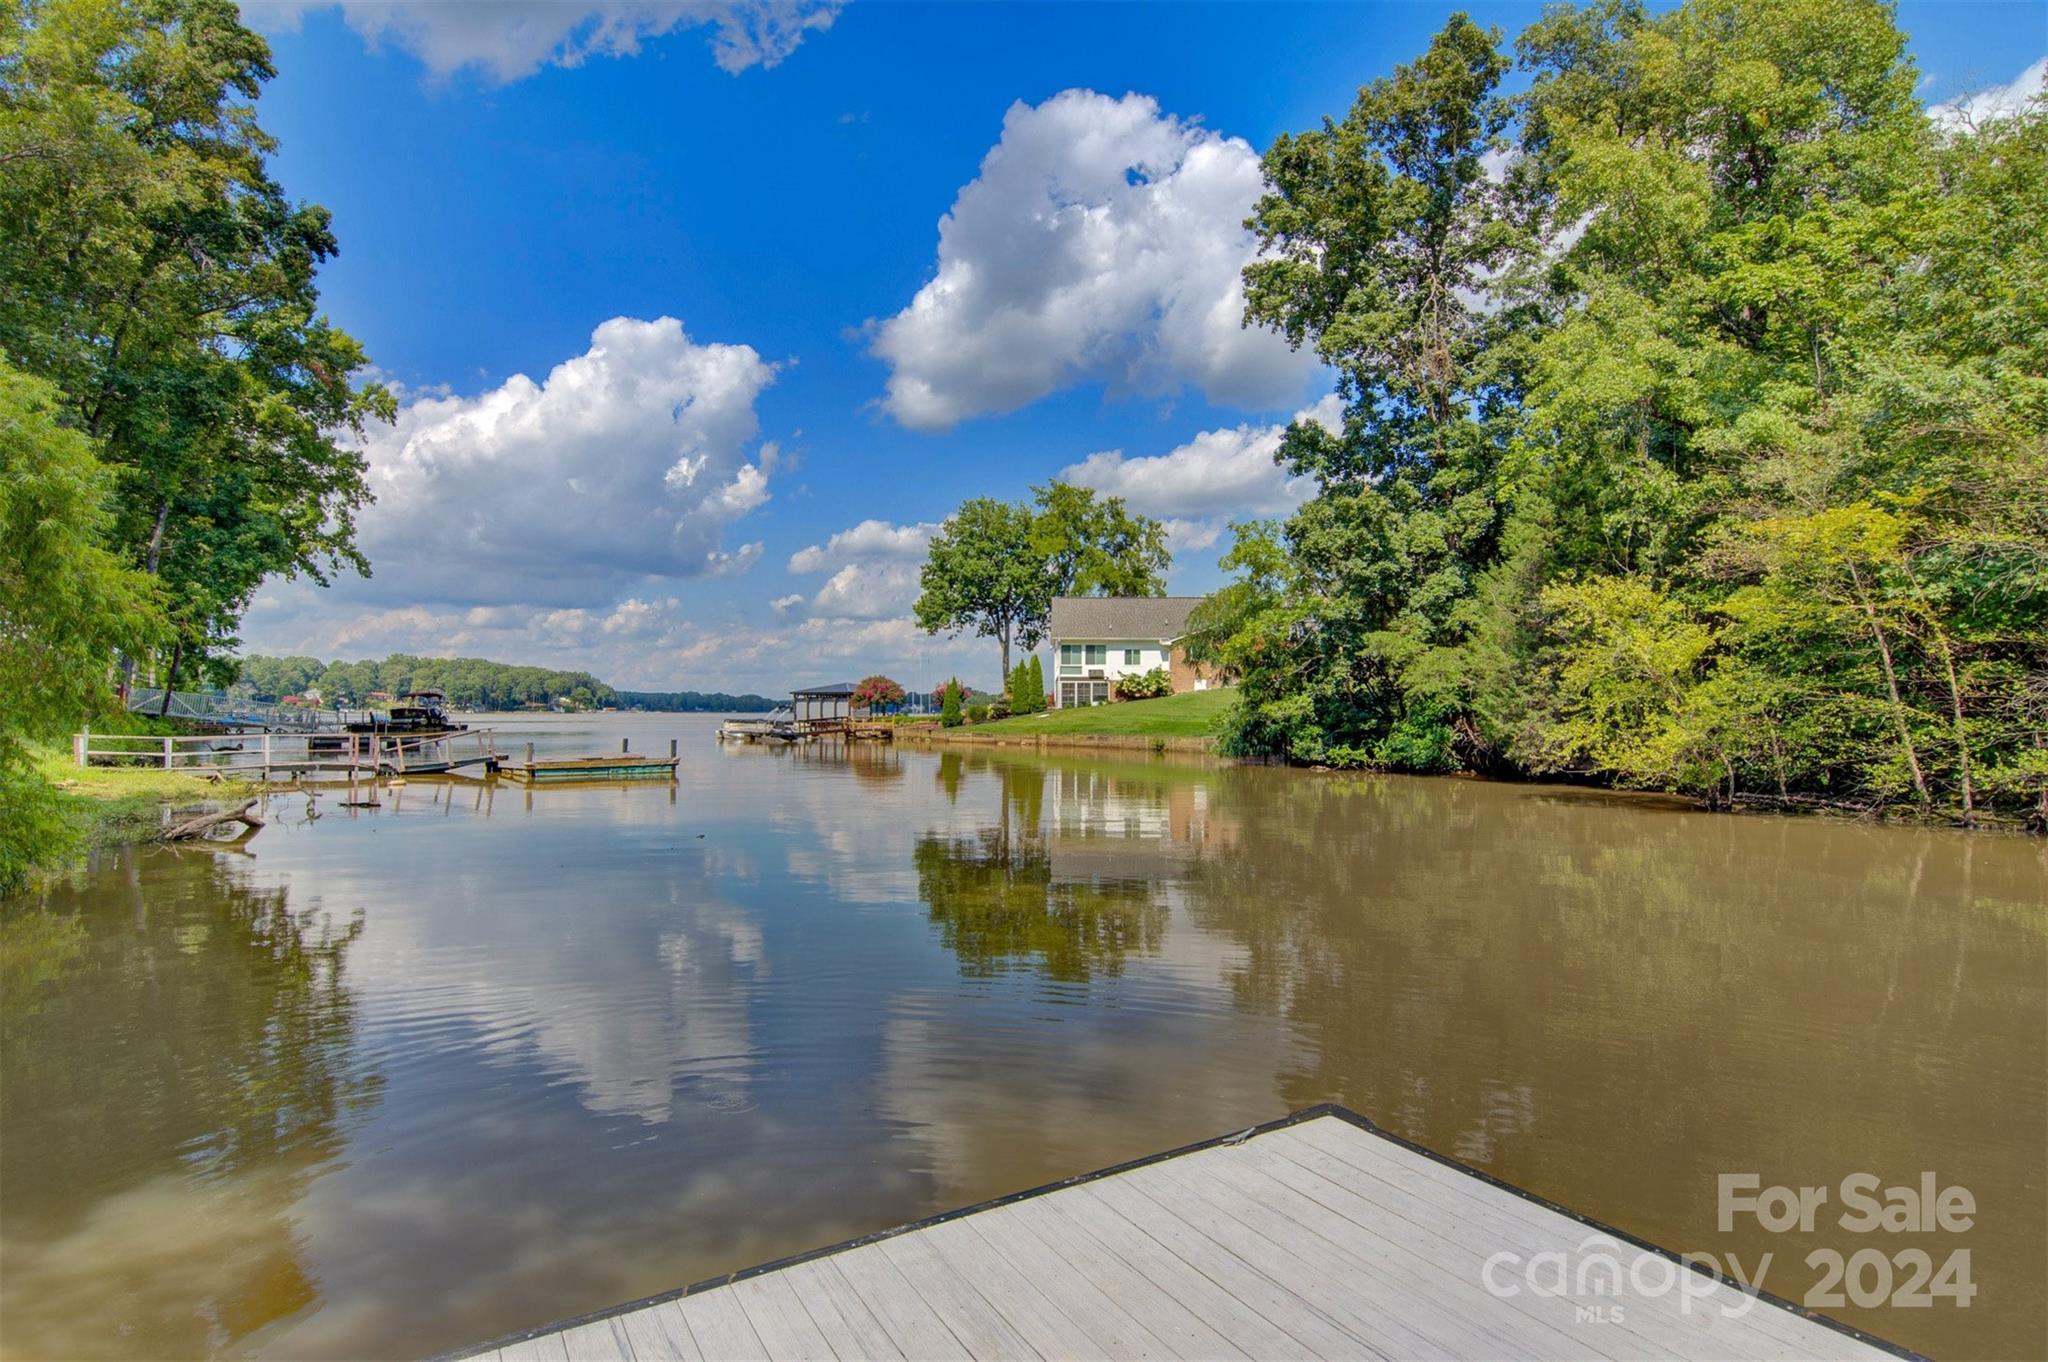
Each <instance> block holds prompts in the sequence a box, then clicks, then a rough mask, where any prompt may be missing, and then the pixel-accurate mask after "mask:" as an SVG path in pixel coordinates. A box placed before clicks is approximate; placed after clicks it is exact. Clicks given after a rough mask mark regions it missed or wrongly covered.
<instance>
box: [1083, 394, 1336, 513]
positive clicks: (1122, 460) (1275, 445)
mask: <svg viewBox="0 0 2048 1362" xmlns="http://www.w3.org/2000/svg"><path fill="white" fill-rule="evenodd" d="M1294 419H1295V420H1297V421H1314V422H1316V423H1318V424H1320V425H1322V426H1324V427H1326V428H1328V429H1330V430H1333V431H1335V430H1339V429H1341V428H1342V426H1343V420H1344V404H1343V402H1342V401H1341V400H1340V399H1339V398H1338V397H1337V396H1336V395H1335V394H1332V395H1330V396H1328V397H1325V398H1323V399H1322V400H1321V401H1320V402H1317V403H1316V404H1315V405H1314V406H1312V407H1308V408H1305V409H1303V410H1302V411H1299V412H1296V413H1295V416H1294ZM1286 430H1287V423H1285V422H1282V423H1279V424H1276V425H1240V426H1226V427H1224V428H1222V429H1220V430H1205V431H1203V432H1201V433H1200V434H1198V435H1196V436H1195V437H1194V438H1193V439H1191V440H1189V441H1188V442H1187V443H1186V444H1183V445H1180V446H1178V447H1176V448H1174V449H1171V450H1168V451H1167V452H1166V453H1164V454H1156V455H1151V456H1145V457H1139V458H1126V457H1125V456H1124V453H1123V451H1121V450H1115V449H1112V450H1106V451H1104V452H1102V453H1099V454H1090V455H1089V456H1088V457H1087V458H1085V459H1083V460H1082V461H1081V462H1079V463H1077V464H1069V465H1068V466H1067V467H1065V468H1063V469H1061V470H1060V477H1061V479H1062V480H1064V481H1066V482H1071V483H1074V484H1076V485H1078V486H1081V487H1092V488H1094V489H1095V490H1096V491H1098V492H1104V493H1108V494H1110V495H1112V496H1120V497H1122V498H1123V499H1124V500H1125V501H1127V502H1129V503H1130V505H1131V509H1132V510H1134V511H1142V512H1144V513H1145V514H1146V515H1151V516H1158V517H1160V518H1161V519H1163V520H1168V521H1170V522H1174V523H1176V524H1179V525H1180V526H1181V531H1180V534H1181V542H1183V543H1185V544H1186V545H1187V546H1188V547H1191V548H1199V547H1203V545H1202V543H1200V542H1197V541H1199V540H1200V536H1201V532H1200V531H1199V530H1196V529H1195V528H1194V527H1193V525H1191V524H1190V523H1189V522H1193V521H1197V520H1199V519H1201V518H1203V517H1209V516H1230V515H1237V516H1246V515H1252V516H1266V515H1284V514H1286V513H1287V512H1289V511H1292V510H1293V509H1294V508H1295V507H1297V506H1299V505H1300V504H1301V503H1302V502H1304V501H1307V500H1308V499H1309V498H1310V497H1312V496H1314V495H1315V480H1314V479H1313V478H1297V477H1290V476H1289V475H1288V473H1287V470H1286V469H1284V468H1282V467H1280V465H1278V464H1276V463H1274V462H1273V456H1274V455H1275V454H1277V453H1278V452H1279V450H1280V437H1281V435H1282V434H1284V433H1285V432H1286ZM1207 542H1208V543H1214V542H1215V536H1214V534H1211V535H1210V536H1209V538H1208V541H1207Z"/></svg>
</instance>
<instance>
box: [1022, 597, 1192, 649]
mask: <svg viewBox="0 0 2048 1362" xmlns="http://www.w3.org/2000/svg"><path fill="white" fill-rule="evenodd" d="M1201 599H1202V598H1201V597H1200V596H1055V597H1053V598H1052V627H1051V628H1050V629H1048V630H1047V631H1046V632H1047V635H1048V636H1049V637H1050V638H1051V639H1052V641H1053V642H1055V643H1058V642H1059V641H1060V640H1061V639H1120V638H1156V639H1159V640H1161V641H1165V640H1168V639H1176V638H1179V637H1180V636H1181V635H1182V634H1184V633H1186V632H1187V626H1188V612H1189V611H1190V610H1193V609H1194V608H1195V605H1196V603H1197V602H1198V601H1200V600H1201Z"/></svg>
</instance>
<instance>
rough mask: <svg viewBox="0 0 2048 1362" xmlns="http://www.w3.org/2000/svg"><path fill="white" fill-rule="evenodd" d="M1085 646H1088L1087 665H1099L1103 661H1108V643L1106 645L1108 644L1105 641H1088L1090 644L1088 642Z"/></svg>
mask: <svg viewBox="0 0 2048 1362" xmlns="http://www.w3.org/2000/svg"><path fill="white" fill-rule="evenodd" d="M1087 648H1088V665H1089V666H1091V667H1100V666H1101V665H1102V664H1103V663H1105V662H1107V661H1109V645H1108V644H1106V643H1090V644H1088V645H1087Z"/></svg>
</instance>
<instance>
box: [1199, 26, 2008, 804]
mask: <svg viewBox="0 0 2048 1362" xmlns="http://www.w3.org/2000/svg"><path fill="white" fill-rule="evenodd" d="M1495 49H1496V43H1495V41H1494V39H1493V37H1492V35H1490V34H1482V33H1480V32H1479V30H1477V29H1476V28H1475V27H1474V26H1473V25H1471V24H1470V23H1469V22H1468V21H1467V20H1465V19H1464V18H1463V17H1462V16H1460V17H1456V18H1454V19H1453V20H1452V21H1451V22H1450V24H1449V25H1447V26H1446V28H1445V29H1444V30H1443V32H1441V33H1440V34H1438V35H1437V37H1436V39H1435V40H1434V41H1433V42H1432V44H1431V46H1430V49H1429V51H1428V52H1427V53H1426V54H1425V55H1424V56H1423V57H1422V58H1421V59H1420V60H1419V61H1417V62H1416V63H1414V64H1412V65H1409V66H1403V67H1401V68H1399V69H1398V70H1397V71H1396V73H1395V75H1394V76H1393V77H1392V78H1391V79H1390V80H1387V81H1382V82H1377V83H1375V84H1374V85H1371V86H1368V87H1366V89H1365V90H1363V91H1361V93H1360V96H1359V100H1358V102H1357V104H1356V105H1355V106H1354V107H1353V109H1352V111H1351V114H1350V115H1349V116H1348V117H1347V118H1346V119H1345V120H1344V121H1342V122H1341V123H1335V122H1332V123H1326V124H1325V125H1324V127H1323V128H1322V129H1321V130H1319V131H1315V132H1310V133H1305V134H1302V135H1300V136H1297V137H1284V138H1282V139H1280V140H1279V141H1278V142H1277V143H1276V144H1275V145H1274V147H1273V149H1272V150H1271V152H1269V153H1268V156H1267V159H1266V169H1267V175H1268V179H1269V181H1270V182H1271V193H1269V195H1268V196H1267V198H1266V199H1265V200H1263V201H1262V202H1261V204H1260V205H1259V211H1258V215H1257V217H1256V218H1255V219H1254V221H1253V225H1254V227H1255V228H1256V229H1257V230H1258V231H1259V234H1260V236H1261V239H1262V241H1263V242H1264V244H1265V246H1266V258H1265V259H1263V260H1261V261H1260V262H1259V263H1257V264H1255V265H1254V266H1252V267H1251V268H1250V269H1249V270H1248V271H1247V275H1246V279H1247V288H1248V296H1249V299H1250V303H1249V308H1248V319H1249V320H1250V321H1251V322H1253V323H1260V324H1265V325H1268V326H1272V327H1275V328H1277V329H1279V330H1280V331H1282V332H1283V333H1284V334H1286V335H1287V336H1288V337H1289V338H1290V339H1292V340H1293V341H1295V343H1297V344H1313V345H1315V346H1316V348H1317V351H1318V353H1319V354H1321V355H1322V357H1323V358H1324V359H1325V360H1327V361H1328V362H1329V363H1330V364H1331V365H1332V367H1333V368H1334V369H1335V370H1336V371H1337V374H1338V378H1339V386H1340V391H1341V392H1342V394H1343V396H1344V397H1345V398H1346V402H1347V411H1346V421H1345V425H1344V429H1343V430H1342V431H1341V432H1339V433H1334V434H1333V433H1331V432H1328V431H1325V430H1323V429H1322V428H1321V427H1319V426H1307V425H1303V426H1297V427H1296V428H1294V429H1293V430H1291V431H1290V432H1289V434H1288V436H1287V439H1286V442H1285V443H1284V444H1283V447H1282V451H1281V458H1282V461H1283V462H1285V463H1287V464H1289V466H1290V467H1291V468H1293V469H1294V470H1295V471H1297V472H1301V473H1308V474H1312V475H1314V476H1315V477H1316V478H1318V479H1319V481H1320V483H1321V484H1322V491H1321V493H1320V494H1319V495H1318V496H1317V497H1316V498H1315V499H1313V500H1312V501H1311V502H1309V503H1308V504H1307V505H1306V506H1304V507H1303V509H1302V510H1301V511H1300V512H1299V513H1298V514H1297V515H1296V516H1295V517H1294V518H1293V519H1292V520H1291V521H1289V522H1288V523H1287V524H1286V526H1285V527H1284V530H1283V531H1282V536H1281V542H1282V543H1283V544H1284V548H1285V554H1284V561H1282V562H1280V563H1278V564H1275V563H1273V562H1272V561H1271V558H1270V555H1269V556H1267V557H1266V558H1265V559H1263V560H1262V561H1261V562H1259V563H1251V562H1239V563H1238V564H1237V565H1236V567H1237V571H1238V573H1239V577H1238V580H1237V581H1236V582H1235V583H1233V585H1232V586H1231V587H1229V588H1226V590H1225V591H1223V592H1219V593H1217V595H1216V596H1215V597H1213V598H1212V599H1211V600H1210V601H1208V602H1205V603H1204V605H1203V607H1202V608H1201V609H1200V610H1198V611H1197V613H1196V624H1197V625H1198V626H1199V627H1198V630H1197V635H1198V641H1197V646H1198V647H1200V648H1202V649H1204V650H1205V651H1207V652H1209V653H1213V654H1214V655H1215V656H1216V657H1217V658H1219V659H1222V660H1223V661H1224V662H1225V663H1226V665H1234V666H1236V667H1237V668H1239V669H1240V670H1241V672H1242V675H1243V686H1242V696H1243V699H1242V701H1241V703H1240V706H1239V708H1238V711H1237V714H1236V717H1235V721H1234V726H1233V728H1232V730H1231V735H1230V736H1231V741H1232V742H1233V743H1234V744H1235V745H1236V746H1237V747H1238V748H1239V749H1241V750H1247V751H1260V752H1276V753H1281V754H1285V755H1289V756H1292V757H1294V758H1296V759H1301V760H1314V761H1328V762H1333V763H1356V764H1367V765H1383V766H1393V767H1399V768H1405V769H1418V770H1438V769H1447V768H1449V767H1452V766H1458V765H1463V766H1467V767H1476V768H1479V769H1489V770H1510V771H1523V772H1532V771H1534V772H1540V771H1546V770H1570V771H1574V772H1577V773H1581V774H1602V775H1605V776H1607V777H1609V778H1611V779H1615V780H1618V781H1624V782H1628V783H1637V784H1652V785H1662V786H1665V787H1667V788H1673V789H1687V790H1692V791H1695V792H1697V793H1700V794H1701V795H1703V796H1706V797H1709V798H1711V799H1712V800H1714V801H1715V802H1723V803H1733V802H1739V801H1745V800H1751V799H1776V800H1779V801H1783V802H1789V803H1799V802H1824V803H1848V804H1853V805H1858V806H1862V807H1871V806H1883V805H1886V804H1890V803H1895V802H1896V803H1901V804H1905V805H1907V806H1910V807H1914V808H1917V809H1919V810H1922V811H1928V812H1934V811H1943V812H1947V813H1950V814H1952V815H1953V816H1955V817H1956V818H1958V819H1959V820H1960V821H1963V822H1970V821H1973V820H1974V819H1975V818H1977V817H1978V815H1979V813H1980V812H1981V811H1982V809H1984V808H1985V807H1986V804H1987V801H1992V802H1996V803H1999V804H2001V805H2003V806H2004V807H2006V808H2009V809H2014V810H2016V811H2017V810H2018V809H2022V808H2026V807H2029V806H2031V807H2032V808H2033V809H2034V810H2035V813H2034V815H2033V816H2034V817H2036V818H2037V819H2038V820H2040V821H2041V822H2043V823H2044V824H2048V747H2044V738H2043V735H2044V733H2048V684H2043V682H2042V680H2041V678H2042V677H2044V676H2048V587H2044V583H2048V436H2044V431H2048V378H2044V377H2043V376H2044V374H2048V245H2044V243H2048V194H2044V193H2042V192H2041V190H2042V186H2043V185H2044V184H2048V105H2044V103H2043V102H2042V101H2036V102H2035V103H2034V104H2033V105H2032V106H2031V107H2029V108H2027V109H2024V110H2021V111H2018V112H2017V113H2015V114H2012V115H2010V116H2005V117H2000V118H1997V119H1994V120H1990V121H1988V122H1986V123H1984V124H1983V125H1981V126H1978V127H1975V128H1971V129H1964V130H1958V129H1956V128H1953V127H1949V126H1943V125H1938V124H1936V123H1935V122H1934V121H1932V120H1930V119H1929V118H1928V116H1927V115H1926V113H1925V111H1924V110H1923V109H1922V108H1921V107H1920V105H1919V103H1918V101H1917V98H1916V96H1915V93H1914V92H1915V88H1916V84H1917V75H1916V73H1915V72H1914V70H1913V67H1912V64H1911V62H1910V61H1909V60H1908V59H1907V57H1906V55H1905V41H1904V38H1903V35H1901V34H1900V32H1899V30H1898V28H1897V25H1896V23H1895V20H1894V16H1893V14H1892V12H1891V10H1890V9H1889V8H1888V7H1886V6H1884V5H1881V4H1878V3H1873V2H1872V0H1786V2H1785V3H1764V0H1687V3H1684V4H1682V5H1680V6H1678V7H1677V8H1675V9H1669V10H1665V11H1661V12H1654V13H1653V12H1652V11H1651V10H1650V9H1649V8H1648V7H1647V6H1645V5H1643V4H1640V3H1635V0H1598V3H1593V4H1589V5H1584V6H1576V5H1559V6H1553V7H1551V8H1550V9H1549V10H1547V11H1546V12H1545V14H1544V16H1543V18H1542V19H1541V20H1540V21H1539V22H1537V23H1536V24H1535V25H1533V26H1532V27H1531V28H1530V29H1529V30H1528V31H1527V32H1526V33H1524V34H1523V35H1522V37H1521V39H1520V41H1519V43H1518V45H1517V50H1518V54H1519V60H1520V61H1521V63H1522V65H1523V67H1524V69H1525V70H1526V72H1527V73H1528V77H1529V85H1528V90H1527V93H1526V94H1525V95H1524V96H1522V97H1520V98H1519V99H1518V100H1516V101H1514V102H1513V103H1510V102H1508V101H1505V100H1502V99H1501V98H1500V97H1499V96H1498V95H1497V93H1496V83H1497V81H1498V80H1499V78H1500V76H1501V73H1502V70H1503V61H1502V59H1501V57H1500V56H1499V54H1498V52H1497V51H1496V50H1495ZM1511 143H1512V146H1511V145H1510V144H1511Z"/></svg>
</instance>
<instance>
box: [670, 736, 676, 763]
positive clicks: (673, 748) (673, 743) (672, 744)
mask: <svg viewBox="0 0 2048 1362" xmlns="http://www.w3.org/2000/svg"><path fill="white" fill-rule="evenodd" d="M668 754H669V756H670V757H671V758H673V757H674V756H675V754H676V740H675V739H674V738H670V739H669V740H668Z"/></svg>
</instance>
